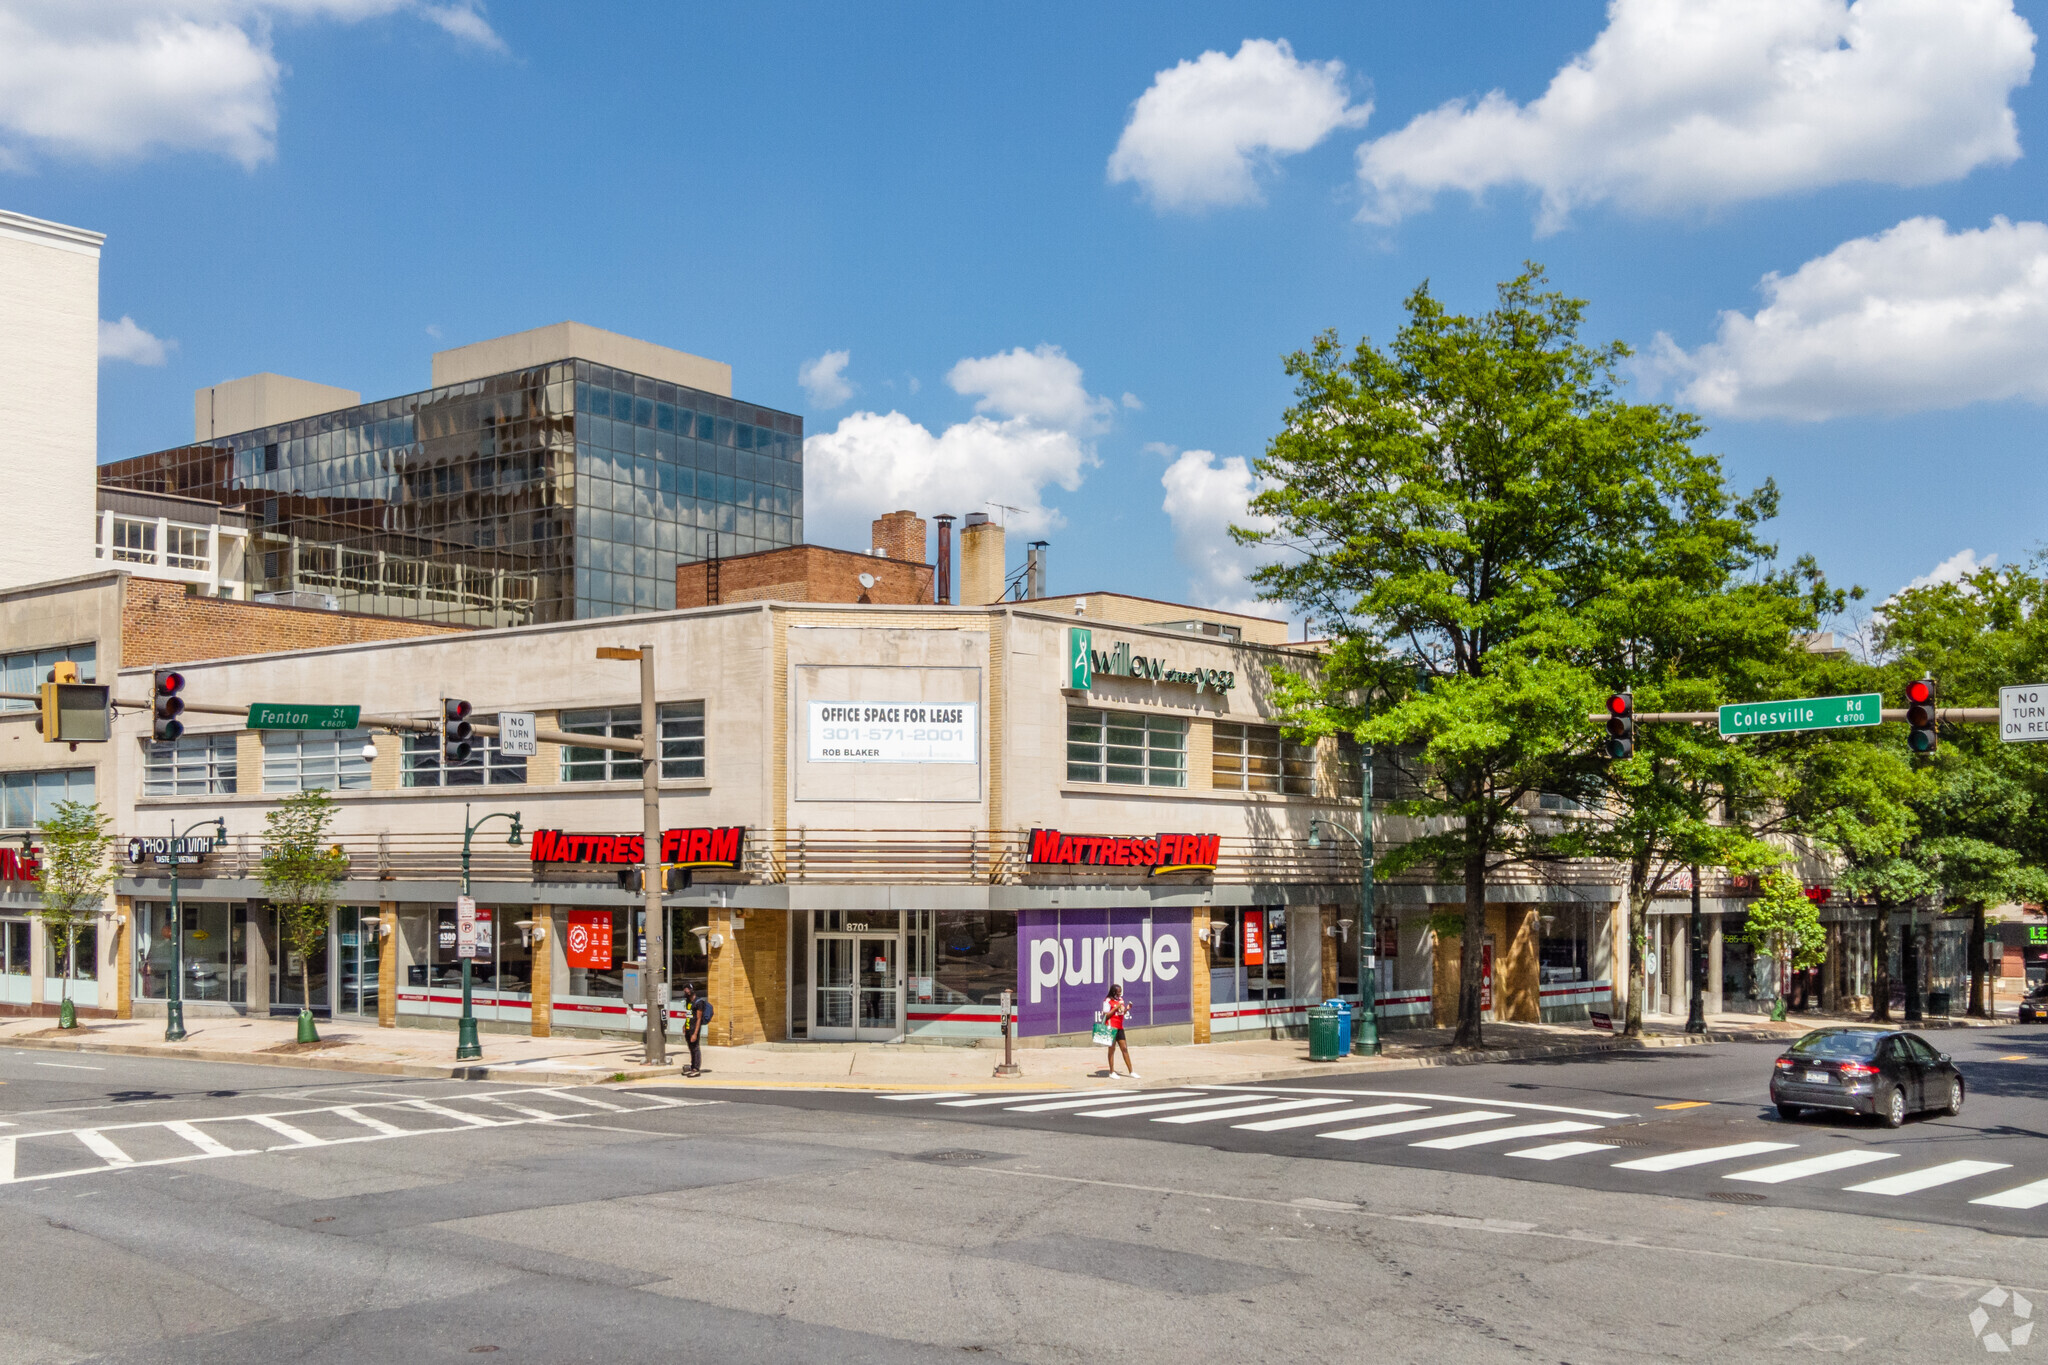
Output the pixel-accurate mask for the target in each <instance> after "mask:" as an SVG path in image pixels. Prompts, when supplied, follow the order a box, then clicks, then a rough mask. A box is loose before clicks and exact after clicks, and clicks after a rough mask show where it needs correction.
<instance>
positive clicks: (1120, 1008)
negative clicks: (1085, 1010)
mask: <svg viewBox="0 0 2048 1365" xmlns="http://www.w3.org/2000/svg"><path fill="white" fill-rule="evenodd" d="M1130 1017H1131V1002H1130V1001H1128V1000H1126V999H1124V988H1123V987H1122V986H1111V987H1110V988H1109V998H1108V999H1107V1000H1104V1001H1103V1002H1102V1021H1103V1022H1104V1023H1105V1024H1107V1025H1109V1029H1110V1035H1109V1074H1110V1075H1112V1076H1114V1075H1116V1074H1117V1072H1116V1050H1117V1049H1118V1048H1122V1049H1123V1050H1124V1076H1125V1078H1126V1079H1127V1080H1133V1081H1135V1080H1137V1079H1138V1072H1137V1068H1135V1067H1133V1066H1132V1065H1131V1045H1130V1044H1129V1043H1127V1042H1125V1041H1124V1023H1125V1021H1126V1020H1128V1019H1129V1018H1130Z"/></svg>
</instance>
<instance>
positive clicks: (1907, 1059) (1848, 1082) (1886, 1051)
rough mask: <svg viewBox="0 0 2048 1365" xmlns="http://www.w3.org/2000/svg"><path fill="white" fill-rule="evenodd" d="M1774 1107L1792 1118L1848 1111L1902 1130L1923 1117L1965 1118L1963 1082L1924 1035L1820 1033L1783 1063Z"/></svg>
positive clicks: (1774, 1079) (1776, 1076) (1774, 1076)
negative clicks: (1909, 1118)
mask: <svg viewBox="0 0 2048 1365" xmlns="http://www.w3.org/2000/svg"><path fill="white" fill-rule="evenodd" d="M1771 1103H1772V1104H1775V1105H1777V1106H1778V1113H1779V1114H1780V1115H1782V1116H1783V1117H1785V1118H1788V1119H1790V1118H1797V1117H1798V1116H1799V1111H1800V1110H1802V1109H1846V1110H1848V1111H1849V1112H1851V1113H1854V1114H1869V1115H1871V1116H1872V1117H1873V1118H1875V1119H1877V1120H1878V1121H1879V1122H1881V1123H1883V1124H1884V1125H1885V1126H1886V1127H1887V1128H1896V1127H1898V1126H1899V1125H1900V1124H1902V1123H1904V1122H1905V1121H1906V1115H1908V1114H1911V1113H1917V1112H1919V1111H1922V1110H1928V1109H1937V1110H1940V1111H1941V1112H1942V1113H1944V1114H1960V1113H1962V1112H1963V1076H1962V1073H1961V1072H1959V1071H1957V1070H1956V1067H1955V1063H1954V1062H1951V1061H1950V1060H1949V1059H1948V1054H1947V1053H1945V1052H1937V1051H1935V1050H1934V1047H1933V1045H1932V1044H1930V1043H1929V1042H1928V1041H1927V1040H1926V1039H1925V1038H1922V1037H1921V1036H1920V1035H1919V1034H1917V1033H1903V1032H1893V1031H1892V1030H1889V1029H1876V1028H1824V1029H1816V1030H1814V1031H1813V1032H1812V1033H1809V1034H1807V1035H1806V1036H1805V1037H1804V1038H1801V1039H1800V1040H1799V1041H1798V1042H1796V1043H1794V1044H1792V1046H1791V1047H1789V1048H1787V1049H1786V1050H1785V1055H1784V1056H1782V1057H1780V1058H1778V1065H1777V1069H1776V1070H1775V1071H1773V1072H1772V1073H1771Z"/></svg>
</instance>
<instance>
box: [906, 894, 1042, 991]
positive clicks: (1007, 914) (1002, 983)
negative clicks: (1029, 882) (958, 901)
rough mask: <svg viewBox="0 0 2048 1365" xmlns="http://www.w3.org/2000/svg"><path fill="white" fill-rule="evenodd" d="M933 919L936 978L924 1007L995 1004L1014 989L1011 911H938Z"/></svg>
mask: <svg viewBox="0 0 2048 1365" xmlns="http://www.w3.org/2000/svg"><path fill="white" fill-rule="evenodd" d="M932 920H933V924H932V947H933V954H932V956H933V958H934V966H935V970H934V971H933V972H932V975H933V977H935V978H936V979H935V980H934V981H933V983H932V986H933V990H932V997H933V998H932V999H931V1000H930V1001H929V1002H924V1003H930V1004H937V1005H999V1004H1001V1003H1002V1000H1003V992H1004V991H1015V990H1016V989H1017V915H1016V912H1015V911H1007V910H937V911H933V912H932ZM914 998H915V997H914Z"/></svg>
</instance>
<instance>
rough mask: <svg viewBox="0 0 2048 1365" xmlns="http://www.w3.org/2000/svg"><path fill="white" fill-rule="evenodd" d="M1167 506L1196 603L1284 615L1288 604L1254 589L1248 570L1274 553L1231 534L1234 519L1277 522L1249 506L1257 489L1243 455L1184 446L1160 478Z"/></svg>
mask: <svg viewBox="0 0 2048 1365" xmlns="http://www.w3.org/2000/svg"><path fill="white" fill-rule="evenodd" d="M1159 482H1160V483H1161V484H1162V485H1164V486H1165V488H1166V501H1165V504H1164V506H1165V509H1166V515H1167V517H1168V519H1169V520H1171V521H1172V522H1173V548H1174V553H1175V555H1176V556H1177V557H1178V558H1179V559H1180V562H1181V563H1182V564H1184V565H1186V566H1187V570H1188V590H1189V592H1190V594H1191V595H1192V597H1193V599H1194V603H1195V605H1197V606H1203V607H1214V608H1217V609H1218V610H1222V611H1238V612H1244V613H1246V614H1248V615H1252V616H1275V615H1280V614H1282V612H1283V611H1284V608H1282V607H1280V606H1279V604H1277V603H1273V602H1261V601H1259V600H1258V598H1257V597H1255V596H1254V595H1253V590H1252V585H1251V582H1250V579H1249V577H1248V575H1249V574H1250V573H1251V571H1252V570H1253V569H1254V568H1256V567H1258V566H1259V565H1260V564H1262V563H1267V562H1270V561H1271V560H1272V558H1273V557H1274V556H1273V555H1272V553H1271V552H1270V551H1260V550H1255V549H1253V548H1251V547H1250V546H1246V545H1240V544H1238V543H1237V542H1236V541H1234V540H1232V539H1231V538H1230V527H1231V526H1232V525H1233V524H1234V525H1238V526H1245V527H1257V528H1260V529H1270V528H1271V526H1272V524H1273V523H1272V522H1271V521H1270V520H1269V519H1268V518H1265V517H1255V516H1252V515H1251V514H1250V513H1249V512H1247V511H1246V508H1247V506H1248V505H1249V504H1250V502H1251V499H1252V495H1253V494H1254V493H1255V492H1257V491H1258V490H1257V488H1256V487H1255V482H1254V478H1253V475H1252V471H1251V467H1250V466H1249V465H1247V464H1246V463H1245V461H1244V458H1243V457H1242V456H1239V455H1232V456H1229V457H1227V458H1225V459H1223V460H1221V461H1219V460H1218V459H1217V458H1216V454H1215V452H1213V451H1208V450H1184V451H1182V452H1181V453H1180V457H1179V458H1178V459H1176V460H1175V461H1174V462H1173V463H1172V464H1171V465H1168V466H1167V469H1166V472H1165V473H1164V474H1162V475H1161V476H1160V478H1159Z"/></svg>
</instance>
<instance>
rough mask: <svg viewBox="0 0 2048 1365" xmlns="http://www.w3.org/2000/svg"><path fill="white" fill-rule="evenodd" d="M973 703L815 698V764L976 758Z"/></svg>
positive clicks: (812, 740)
mask: <svg viewBox="0 0 2048 1365" xmlns="http://www.w3.org/2000/svg"><path fill="white" fill-rule="evenodd" d="M979 712H980V707H979V705H978V704H977V703H974V702H950V701H949V702H924V701H911V702H895V701H814V702H812V703H811V704H810V758H811V762H813V763H978V762H980V761H981V729H980V719H981V718H980V714H979Z"/></svg>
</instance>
